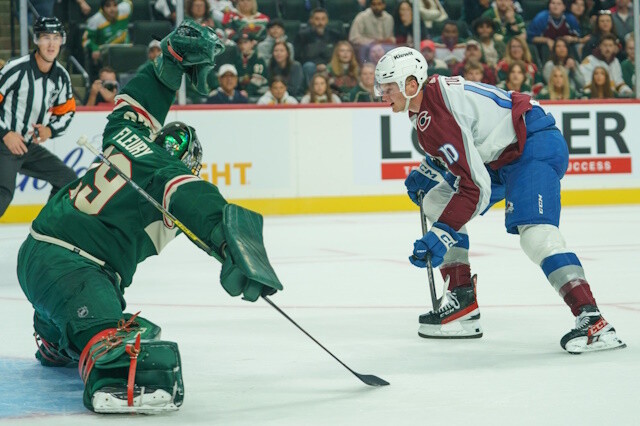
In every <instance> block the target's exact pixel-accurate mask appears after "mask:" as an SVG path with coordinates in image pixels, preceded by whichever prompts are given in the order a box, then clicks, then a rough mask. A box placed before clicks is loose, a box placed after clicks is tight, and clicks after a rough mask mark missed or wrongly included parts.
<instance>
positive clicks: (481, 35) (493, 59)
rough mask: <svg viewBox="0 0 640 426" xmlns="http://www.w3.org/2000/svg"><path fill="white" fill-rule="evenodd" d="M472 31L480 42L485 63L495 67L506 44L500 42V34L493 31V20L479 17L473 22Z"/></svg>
mask: <svg viewBox="0 0 640 426" xmlns="http://www.w3.org/2000/svg"><path fill="white" fill-rule="evenodd" d="M473 32H474V34H475V36H476V39H477V40H478V41H479V42H480V49H481V50H482V57H484V60H485V62H486V64H487V65H489V66H490V67H492V68H495V67H496V65H497V64H498V61H499V60H500V59H502V58H503V57H504V54H505V52H506V50H507V46H506V45H505V44H504V42H502V35H499V34H495V33H494V30H493V21H492V20H491V19H489V18H487V17H480V18H478V19H476V20H475V21H474V22H473Z"/></svg>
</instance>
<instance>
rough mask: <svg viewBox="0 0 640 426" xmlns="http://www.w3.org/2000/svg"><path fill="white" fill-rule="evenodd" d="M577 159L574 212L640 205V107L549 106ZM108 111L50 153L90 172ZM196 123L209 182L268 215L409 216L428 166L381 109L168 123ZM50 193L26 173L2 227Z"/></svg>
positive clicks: (88, 112) (400, 122) (202, 112)
mask: <svg viewBox="0 0 640 426" xmlns="http://www.w3.org/2000/svg"><path fill="white" fill-rule="evenodd" d="M544 106H545V108H546V109H547V110H548V111H549V112H551V113H552V114H553V115H554V117H555V119H556V122H557V125H558V127H559V128H560V130H561V131H562V132H563V134H564V135H565V138H566V139H567V143H568V146H569V151H570V164H569V170H568V172H567V176H566V177H565V178H564V179H563V200H564V205H601V204H632V203H640V171H639V170H640V136H639V135H640V120H638V117H639V116H640V103H639V102H637V101H620V100H618V101H613V102H607V103H587V102H573V103H546V104H544ZM108 114H109V111H108V110H107V109H97V110H96V109H87V108H81V109H80V110H79V111H78V112H77V114H76V116H75V118H74V119H73V121H72V123H71V125H70V127H69V129H68V131H67V133H66V134H65V135H64V136H62V137H60V138H58V139H56V140H52V141H48V142H47V143H46V144H45V147H47V148H48V149H50V150H51V151H53V152H54V153H55V154H56V155H58V156H59V157H61V158H62V159H63V160H64V161H65V162H66V163H67V164H68V165H69V166H71V167H72V168H73V169H74V170H75V171H76V172H77V173H79V174H82V173H84V171H85V170H86V167H87V166H88V165H89V164H90V163H91V161H92V160H93V156H92V155H91V154H90V152H89V151H88V150H83V149H82V148H80V147H79V146H77V145H76V141H77V139H78V138H79V137H80V136H81V135H87V136H88V137H89V139H90V140H92V141H93V142H94V144H96V145H99V144H100V135H101V133H102V130H103V128H104V125H105V123H106V117H107V115H108ZM173 120H180V121H184V122H186V123H189V124H191V125H193V126H194V127H195V128H196V130H197V132H198V135H199V138H200V140H201V142H202V144H203V150H204V165H203V169H202V172H201V177H202V178H203V179H206V180H209V181H211V182H212V183H214V184H216V185H218V186H219V187H220V189H221V191H222V193H223V194H224V195H225V196H226V198H227V199H229V200H233V201H235V202H237V203H240V204H242V205H244V206H247V207H249V208H253V209H255V210H257V211H260V212H261V213H263V214H299V213H332V212H335V213H342V212H371V211H379V212H384V211H403V210H411V209H413V208H414V207H413V204H412V203H411V202H410V201H409V199H408V198H407V197H406V196H405V195H404V194H405V193H404V185H403V184H402V182H403V180H404V178H405V176H406V175H407V173H408V172H409V170H410V169H411V167H413V166H414V165H416V164H417V163H418V162H419V161H420V159H421V158H422V155H423V154H422V152H421V151H420V149H419V147H418V143H417V136H416V133H415V131H414V130H413V128H412V127H411V125H410V122H409V119H408V118H407V116H406V115H404V114H391V113H390V111H389V109H388V108H387V107H381V106H380V104H366V105H365V104H363V105H357V106H354V105H340V106H337V107H336V106H333V107H326V106H316V107H313V106H296V107H280V108H274V107H259V106H249V107H246V106H243V107H240V108H238V107H234V106H231V107H229V106H225V107H214V106H186V107H179V108H175V109H173V110H172V111H171V112H170V113H169V116H168V117H167V120H166V121H167V122H169V121H173ZM49 191H50V186H49V185H48V184H46V183H45V182H42V181H37V180H34V179H32V178H29V177H26V176H22V175H20V176H19V177H18V179H17V188H16V195H15V198H14V201H13V203H12V205H11V207H10V208H9V210H8V211H7V213H6V214H5V216H4V217H3V218H2V219H1V220H0V221H1V222H28V221H30V220H32V219H33V218H34V217H35V215H36V214H37V212H38V211H39V209H40V208H41V207H42V205H43V204H44V203H45V202H46V199H47V196H48V194H49Z"/></svg>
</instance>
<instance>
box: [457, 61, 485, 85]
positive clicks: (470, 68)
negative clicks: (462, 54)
mask: <svg viewBox="0 0 640 426" xmlns="http://www.w3.org/2000/svg"><path fill="white" fill-rule="evenodd" d="M482 65H484V64H481V63H480V62H478V61H476V60H475V59H471V60H468V61H466V63H465V64H464V69H463V70H462V73H461V75H462V76H463V77H464V79H465V80H467V81H474V82H476V83H482V78H483V73H484V69H483V68H482Z"/></svg>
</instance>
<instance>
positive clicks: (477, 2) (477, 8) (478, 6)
mask: <svg viewBox="0 0 640 426" xmlns="http://www.w3.org/2000/svg"><path fill="white" fill-rule="evenodd" d="M490 8H491V0H464V2H463V3H462V17H461V18H460V19H461V20H462V21H464V22H466V23H467V25H468V26H469V27H471V24H473V21H475V20H476V19H478V18H479V17H480V16H482V14H483V13H484V12H486V11H487V10H489V9H490Z"/></svg>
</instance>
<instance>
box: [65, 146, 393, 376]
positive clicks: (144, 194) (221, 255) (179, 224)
mask: <svg viewBox="0 0 640 426" xmlns="http://www.w3.org/2000/svg"><path fill="white" fill-rule="evenodd" d="M78 145H80V146H82V147H85V148H87V149H88V150H89V151H91V153H92V154H94V155H95V156H96V157H98V158H99V159H100V161H102V162H103V163H104V164H106V165H107V166H108V167H109V168H111V170H113V171H114V172H116V173H117V174H118V175H119V176H120V177H121V178H123V179H124V180H125V181H126V182H127V183H128V184H129V185H131V186H132V187H133V189H135V190H136V192H138V194H140V195H141V196H142V197H143V198H144V199H145V200H147V201H149V202H150V203H151V204H152V205H153V206H154V207H155V208H156V209H157V210H159V211H160V212H161V213H162V214H163V215H165V216H166V217H168V218H169V219H171V220H172V221H173V223H174V224H175V225H176V226H177V227H178V229H180V230H181V231H182V232H184V234H185V235H186V236H187V237H188V238H189V239H190V240H191V241H193V242H194V244H195V245H197V246H198V247H199V248H200V249H202V250H203V251H205V252H206V253H207V254H209V255H212V256H214V257H215V258H216V259H218V260H219V261H222V260H223V259H224V253H216V252H214V251H213V250H212V249H211V248H210V247H209V246H208V245H207V244H206V243H205V242H204V241H202V240H201V239H200V238H198V236H197V235H195V234H194V233H193V232H191V231H190V230H189V228H187V227H186V226H185V225H184V224H183V223H182V222H180V220H178V219H177V218H176V217H175V216H174V215H173V214H172V213H171V212H169V211H168V210H167V209H165V208H164V207H163V206H162V205H161V204H160V203H159V202H157V201H156V200H155V199H154V198H153V197H152V196H151V195H149V194H148V193H147V192H146V191H145V190H144V189H142V188H141V187H140V186H138V184H137V183H135V182H134V181H133V180H131V178H129V177H128V176H127V175H126V174H125V173H124V172H123V171H122V170H120V168H119V167H118V166H116V165H115V164H113V163H112V162H111V161H109V159H108V158H107V157H105V156H104V155H103V154H102V153H101V152H100V151H98V150H97V149H96V147H94V146H93V145H91V144H90V143H89V140H88V139H87V137H86V136H84V135H83V136H81V137H80V139H78ZM260 297H262V298H263V299H264V300H265V301H266V302H267V303H268V304H269V305H271V306H272V307H273V308H274V309H275V310H276V311H278V312H279V313H280V314H282V316H284V317H285V318H286V319H288V320H289V321H290V322H291V323H292V324H293V325H295V326H296V327H297V328H298V329H300V331H302V332H303V333H304V334H306V335H307V337H309V338H310V339H311V340H313V341H314V342H315V343H316V344H317V345H318V346H320V347H321V348H322V349H324V350H325V352H327V353H328V354H329V355H331V356H332V357H333V359H335V360H336V361H338V362H339V363H340V364H341V365H342V366H343V367H344V368H346V369H347V370H349V371H350V372H351V373H352V374H353V375H354V376H356V377H357V378H358V379H360V381H362V383H364V384H366V385H369V386H386V385H388V384H389V382H387V381H386V380H383V379H381V378H380V377H377V376H374V375H372V374H360V373H357V372H355V371H353V370H352V369H351V368H349V367H348V366H347V364H345V363H344V362H342V361H341V360H340V359H339V358H338V357H337V356H335V355H334V354H333V353H331V351H329V349H327V348H325V347H324V346H323V345H322V344H321V343H320V342H318V341H317V340H316V339H315V338H314V337H313V336H311V334H309V333H308V332H307V331H306V330H305V329H303V328H302V327H301V326H300V325H298V323H297V322H295V321H294V320H293V319H292V318H291V317H289V315H287V314H286V313H285V312H284V311H283V310H282V309H280V308H279V307H278V306H277V305H276V304H275V303H273V302H272V301H271V299H269V297H267V296H260Z"/></svg>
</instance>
